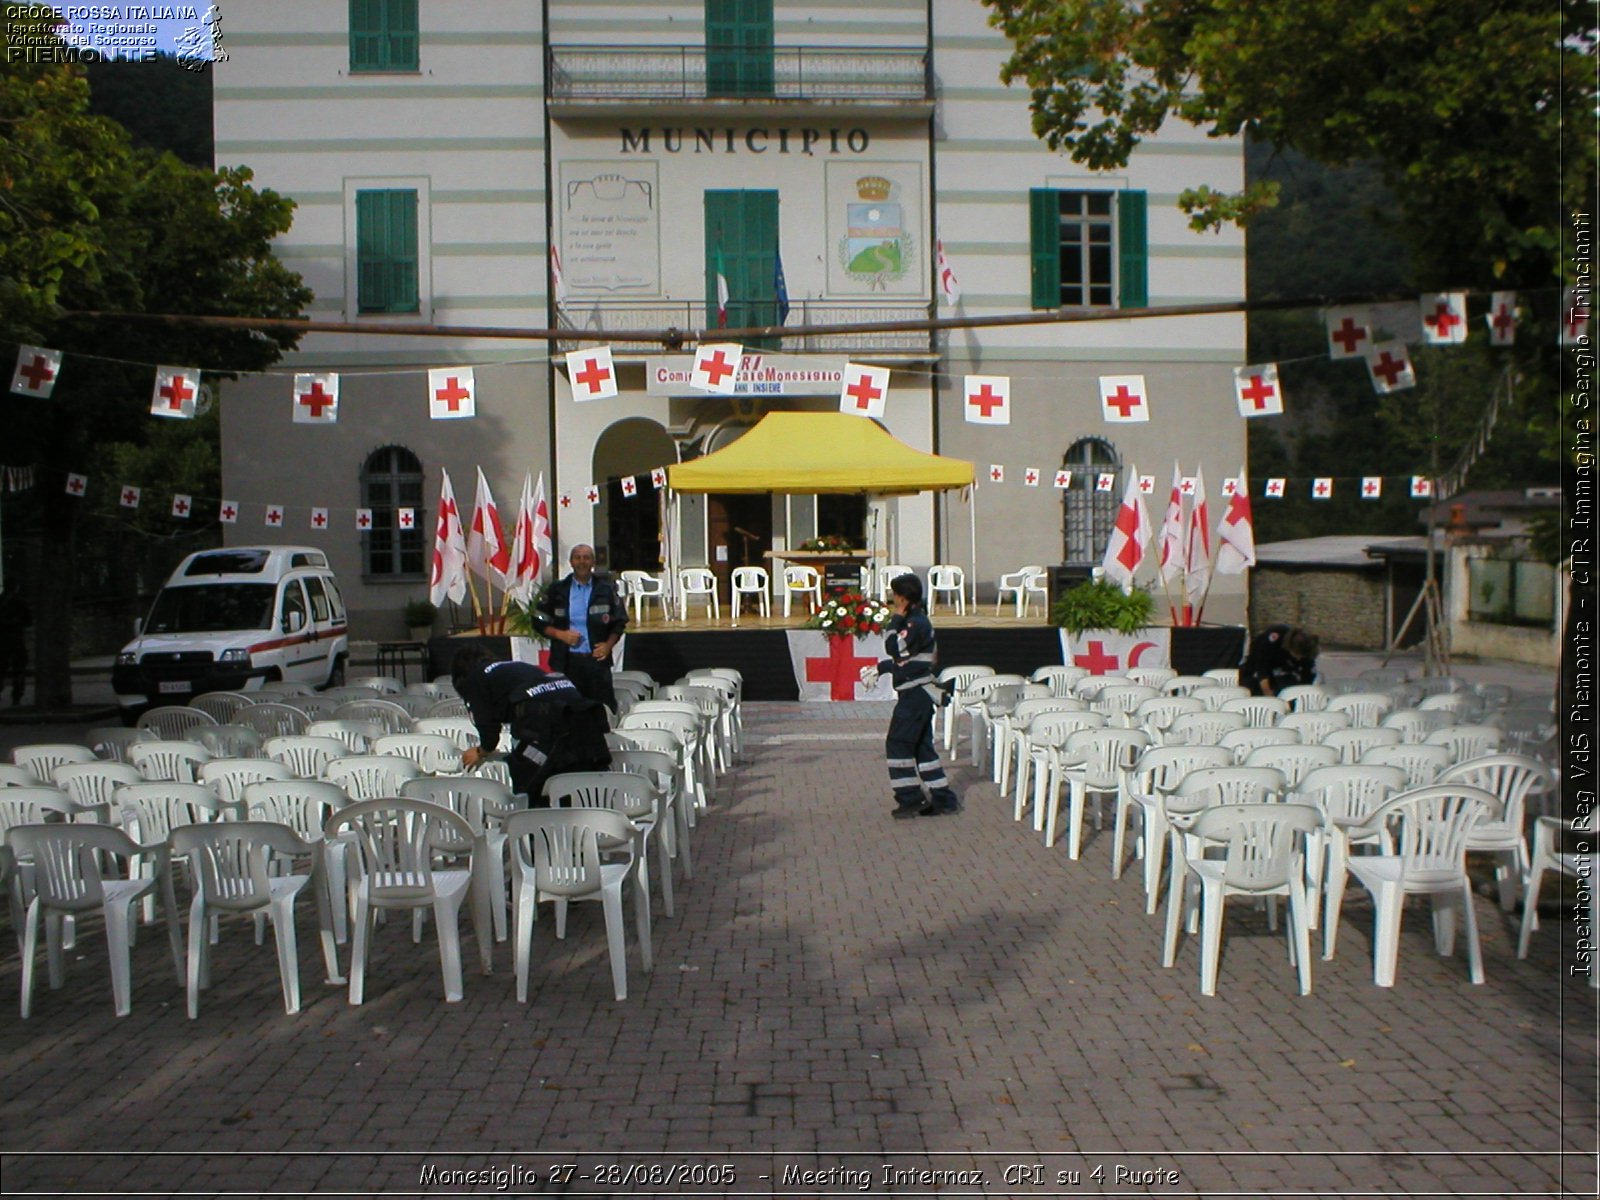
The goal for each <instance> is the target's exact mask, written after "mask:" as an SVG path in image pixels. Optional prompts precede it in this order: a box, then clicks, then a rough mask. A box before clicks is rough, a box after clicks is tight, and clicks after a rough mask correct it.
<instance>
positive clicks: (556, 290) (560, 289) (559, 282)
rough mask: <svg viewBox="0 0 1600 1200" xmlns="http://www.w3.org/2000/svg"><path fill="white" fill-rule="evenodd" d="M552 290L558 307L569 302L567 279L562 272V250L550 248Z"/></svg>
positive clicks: (554, 247) (557, 247) (555, 247)
mask: <svg viewBox="0 0 1600 1200" xmlns="http://www.w3.org/2000/svg"><path fill="white" fill-rule="evenodd" d="M550 289H551V294H552V295H553V296H555V299H556V304H557V305H558V306H560V305H563V304H565V303H566V302H567V277H566V275H565V274H564V273H563V272H562V270H561V248H560V247H559V246H551V247H550Z"/></svg>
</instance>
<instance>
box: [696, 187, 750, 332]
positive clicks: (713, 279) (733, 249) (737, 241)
mask: <svg viewBox="0 0 1600 1200" xmlns="http://www.w3.org/2000/svg"><path fill="white" fill-rule="evenodd" d="M742 195H743V193H742V192H735V191H712V192H707V193H706V194H705V215H706V328H707V329H715V328H716V327H717V251H718V250H721V251H722V268H723V270H724V271H725V272H726V273H727V276H728V323H729V325H730V326H732V325H733V324H734V321H733V310H734V305H735V304H736V303H737V302H738V301H739V300H740V299H742V297H741V296H740V295H739V289H738V286H737V284H738V282H739V269H738V268H739V250H740V247H742V246H743V245H744V206H743V204H742V203H741V197H742Z"/></svg>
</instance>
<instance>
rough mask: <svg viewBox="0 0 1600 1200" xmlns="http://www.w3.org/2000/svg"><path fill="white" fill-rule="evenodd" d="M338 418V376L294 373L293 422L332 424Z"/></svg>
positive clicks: (299, 423) (300, 423)
mask: <svg viewBox="0 0 1600 1200" xmlns="http://www.w3.org/2000/svg"><path fill="white" fill-rule="evenodd" d="M338 420H339V377H338V376H337V375H334V374H332V373H329V374H324V375H296V376H295V377H294V424H296V425H332V424H334V423H335V422H337V421H338Z"/></svg>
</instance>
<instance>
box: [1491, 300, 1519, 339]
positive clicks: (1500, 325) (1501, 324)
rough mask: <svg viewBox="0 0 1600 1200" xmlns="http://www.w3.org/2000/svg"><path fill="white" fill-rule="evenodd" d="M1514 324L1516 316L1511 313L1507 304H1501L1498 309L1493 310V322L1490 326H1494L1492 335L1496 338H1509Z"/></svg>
mask: <svg viewBox="0 0 1600 1200" xmlns="http://www.w3.org/2000/svg"><path fill="white" fill-rule="evenodd" d="M1516 323H1517V317H1516V314H1515V313H1513V312H1512V311H1511V306H1510V305H1509V304H1502V305H1501V306H1500V307H1499V308H1497V309H1495V313H1494V320H1493V322H1492V324H1493V325H1494V333H1495V336H1496V337H1498V338H1502V339H1504V338H1508V337H1510V336H1511V329H1512V327H1513V326H1514V325H1516Z"/></svg>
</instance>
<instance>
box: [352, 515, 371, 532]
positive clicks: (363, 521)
mask: <svg viewBox="0 0 1600 1200" xmlns="http://www.w3.org/2000/svg"><path fill="white" fill-rule="evenodd" d="M371 524H372V514H371V513H367V512H359V513H357V514H356V528H357V529H365V528H366V527H367V526H368V525H371Z"/></svg>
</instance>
